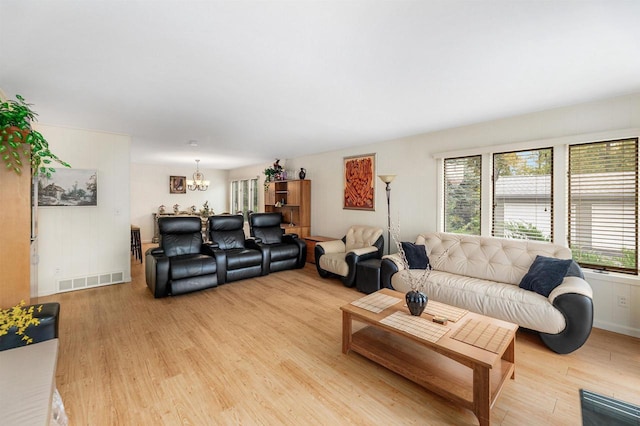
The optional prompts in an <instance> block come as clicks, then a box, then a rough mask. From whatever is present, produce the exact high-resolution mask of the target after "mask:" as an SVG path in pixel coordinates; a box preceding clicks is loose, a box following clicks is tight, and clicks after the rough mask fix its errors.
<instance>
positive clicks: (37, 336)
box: [0, 302, 60, 351]
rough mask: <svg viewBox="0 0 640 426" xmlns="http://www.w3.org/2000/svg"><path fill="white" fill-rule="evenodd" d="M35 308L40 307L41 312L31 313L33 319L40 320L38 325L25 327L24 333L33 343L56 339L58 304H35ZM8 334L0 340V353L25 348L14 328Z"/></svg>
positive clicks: (24, 343) (26, 307) (58, 314)
mask: <svg viewBox="0 0 640 426" xmlns="http://www.w3.org/2000/svg"><path fill="white" fill-rule="evenodd" d="M33 306H35V307H38V306H42V311H40V312H38V311H37V310H35V311H34V312H33V317H34V318H38V319H39V320H40V324H39V325H30V326H29V327H27V330H26V331H25V333H26V334H27V335H28V336H29V337H31V338H32V339H33V343H38V342H44V341H45V340H49V339H56V338H57V337H58V328H59V327H58V322H59V316H60V304H59V303H57V302H52V303H36V304H35V305H33ZM28 308H29V306H25V307H24V309H28ZM8 331H9V333H8V334H5V335H4V336H2V338H1V339H0V351H4V350H7V349H13V348H17V347H19V346H25V345H26V342H25V341H24V340H22V336H18V335H17V334H15V333H16V328H15V327H11V328H10V329H9V330H8Z"/></svg>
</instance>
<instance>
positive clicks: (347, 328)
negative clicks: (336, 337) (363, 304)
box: [342, 311, 351, 354]
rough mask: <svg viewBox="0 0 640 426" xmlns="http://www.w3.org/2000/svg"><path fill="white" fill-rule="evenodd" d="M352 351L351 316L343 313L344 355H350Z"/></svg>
mask: <svg viewBox="0 0 640 426" xmlns="http://www.w3.org/2000/svg"><path fill="white" fill-rule="evenodd" d="M349 349H351V314H350V313H348V312H345V311H342V353H343V354H347V353H349Z"/></svg>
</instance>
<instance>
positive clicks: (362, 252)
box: [347, 246, 378, 256]
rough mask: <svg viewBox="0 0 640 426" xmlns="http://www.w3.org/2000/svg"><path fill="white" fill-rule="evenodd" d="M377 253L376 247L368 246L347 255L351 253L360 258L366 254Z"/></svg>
mask: <svg viewBox="0 0 640 426" xmlns="http://www.w3.org/2000/svg"><path fill="white" fill-rule="evenodd" d="M377 251H378V247H375V246H369V247H362V248H358V249H353V250H351V251H350V252H349V253H353V254H355V255H356V256H362V255H365V254H367V253H373V252H377ZM347 255H348V254H347Z"/></svg>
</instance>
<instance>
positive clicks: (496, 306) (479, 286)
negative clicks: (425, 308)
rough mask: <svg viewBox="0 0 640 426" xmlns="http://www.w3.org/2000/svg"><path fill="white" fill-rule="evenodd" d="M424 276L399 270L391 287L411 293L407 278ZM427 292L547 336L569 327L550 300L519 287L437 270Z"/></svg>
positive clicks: (445, 300)
mask: <svg viewBox="0 0 640 426" xmlns="http://www.w3.org/2000/svg"><path fill="white" fill-rule="evenodd" d="M420 273H421V270H419V269H409V270H403V271H399V272H398V273H397V274H394V275H393V277H392V279H391V284H392V285H393V287H394V288H395V289H396V290H397V291H400V292H403V293H405V292H407V291H409V290H411V289H410V288H409V280H408V278H407V277H406V275H407V274H416V275H419V274H420ZM423 291H424V293H425V294H426V295H427V296H428V297H429V300H435V301H437V302H441V303H446V304H447V305H451V306H457V307H459V308H463V309H467V310H469V311H472V312H476V313H479V314H482V315H486V316H489V317H492V318H498V319H501V320H504V321H509V322H513V323H515V324H518V325H520V326H522V327H526V328H529V329H532V330H537V331H540V332H544V333H551V334H556V333H559V332H561V331H562V330H564V328H565V326H566V322H565V318H564V315H562V313H561V312H560V311H558V310H557V309H556V308H554V307H553V305H552V304H551V303H549V299H548V298H546V297H544V296H542V295H540V294H538V293H535V292H533V291H528V290H524V289H521V288H520V287H518V286H515V285H507V284H504V283H499V282H495V281H487V280H481V279H478V278H472V277H466V276H462V275H457V274H451V273H448V272H441V271H435V270H434V271H432V272H431V274H430V275H429V279H428V280H427V284H426V286H425V288H424V290H423Z"/></svg>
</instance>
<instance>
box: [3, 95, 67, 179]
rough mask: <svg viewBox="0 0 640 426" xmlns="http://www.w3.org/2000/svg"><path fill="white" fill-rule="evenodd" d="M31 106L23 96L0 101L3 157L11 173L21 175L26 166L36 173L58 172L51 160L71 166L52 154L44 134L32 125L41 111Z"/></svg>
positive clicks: (47, 174) (48, 173)
mask: <svg viewBox="0 0 640 426" xmlns="http://www.w3.org/2000/svg"><path fill="white" fill-rule="evenodd" d="M31 107H32V105H31V104H28V103H27V102H25V100H24V98H23V97H22V96H20V95H16V100H11V99H10V100H6V101H3V102H0V159H2V162H3V163H4V165H5V168H6V169H7V170H9V171H11V172H15V173H17V174H22V170H23V168H24V167H27V166H30V168H31V172H32V173H33V174H34V175H35V174H37V173H42V174H44V175H46V176H47V177H51V173H52V172H54V171H55V169H53V168H52V167H51V163H52V162H57V163H59V164H61V165H63V166H65V167H70V166H69V164H67V163H66V162H64V161H62V160H60V159H59V158H58V157H57V156H56V155H55V154H54V153H52V152H51V151H50V150H49V143H48V142H47V140H46V139H45V138H44V136H42V134H41V133H40V132H38V131H36V130H34V129H33V128H32V126H31V124H32V123H33V122H34V121H36V117H37V115H38V114H37V113H36V112H35V111H33V110H32V109H31Z"/></svg>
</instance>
